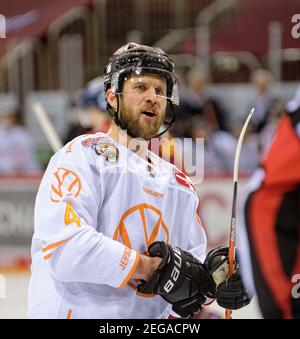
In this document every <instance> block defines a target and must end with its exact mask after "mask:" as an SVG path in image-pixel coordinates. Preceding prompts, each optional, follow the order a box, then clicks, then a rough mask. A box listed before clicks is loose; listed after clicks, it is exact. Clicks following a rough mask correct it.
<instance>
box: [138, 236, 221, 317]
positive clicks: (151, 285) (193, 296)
mask: <svg viewBox="0 0 300 339" xmlns="http://www.w3.org/2000/svg"><path fill="white" fill-rule="evenodd" d="M148 253H149V255H150V256H151V257H160V258H162V261H161V263H160V265H159V267H158V269H157V270H156V271H155V272H154V273H153V274H152V276H151V277H150V279H149V280H148V281H147V282H146V281H142V282H141V283H140V284H139V285H138V291H139V292H142V293H146V294H153V293H154V294H159V295H160V296H161V297H162V298H163V299H165V300H166V301H167V302H169V303H170V304H172V305H173V306H172V309H173V311H174V312H176V313H177V314H178V315H180V316H181V317H183V318H187V317H191V316H193V315H194V314H195V313H197V312H198V311H199V310H200V308H201V305H202V304H203V303H204V302H205V300H206V298H205V295H207V294H209V291H211V290H212V291H214V290H215V283H214V281H213V279H212V277H211V276H210V274H208V273H207V272H206V269H205V266H204V265H202V264H201V263H200V262H199V261H198V260H197V259H196V258H194V257H193V256H192V254H190V253H188V252H185V251H183V250H181V249H180V248H178V247H174V246H172V245H167V244H166V243H164V242H162V241H157V242H154V243H153V244H151V245H150V246H149V248H148Z"/></svg>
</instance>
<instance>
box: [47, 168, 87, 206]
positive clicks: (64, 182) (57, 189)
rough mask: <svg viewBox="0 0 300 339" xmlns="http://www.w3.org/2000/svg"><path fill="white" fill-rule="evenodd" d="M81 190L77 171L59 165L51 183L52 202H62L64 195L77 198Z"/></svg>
mask: <svg viewBox="0 0 300 339" xmlns="http://www.w3.org/2000/svg"><path fill="white" fill-rule="evenodd" d="M80 191H81V182H80V179H79V177H78V175H77V174H76V173H74V172H73V171H71V170H69V169H67V168H63V167H59V168H58V170H57V171H56V172H55V173H54V180H53V182H52V185H51V193H50V198H51V201H52V202H60V201H62V199H63V198H64V197H70V196H72V197H75V198H77V197H78V195H79V193H80Z"/></svg>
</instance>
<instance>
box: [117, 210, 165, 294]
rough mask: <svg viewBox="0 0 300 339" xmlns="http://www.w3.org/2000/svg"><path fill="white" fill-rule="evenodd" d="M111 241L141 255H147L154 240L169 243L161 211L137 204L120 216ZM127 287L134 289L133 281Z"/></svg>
mask: <svg viewBox="0 0 300 339" xmlns="http://www.w3.org/2000/svg"><path fill="white" fill-rule="evenodd" d="M113 239H114V240H118V241H120V242H121V243H123V244H124V245H125V246H127V247H129V248H133V249H136V250H138V251H139V252H141V253H147V252H146V251H147V248H148V247H149V245H150V244H152V243H153V242H154V241H156V240H160V241H165V242H167V243H169V239H170V235H169V230H168V227H167V226H166V224H165V222H164V220H163V217H162V213H161V211H160V210H158V209H157V208H155V207H154V206H152V205H149V204H139V205H135V206H133V207H131V208H129V209H128V210H127V211H126V212H125V213H124V214H123V215H122V217H121V219H120V221H119V225H118V227H117V228H116V230H115V232H114V235H113ZM141 244H143V245H142V247H141ZM128 285H129V286H130V287H132V288H134V289H136V286H135V284H134V281H129V282H128ZM141 295H142V294H141ZM143 296H146V295H143Z"/></svg>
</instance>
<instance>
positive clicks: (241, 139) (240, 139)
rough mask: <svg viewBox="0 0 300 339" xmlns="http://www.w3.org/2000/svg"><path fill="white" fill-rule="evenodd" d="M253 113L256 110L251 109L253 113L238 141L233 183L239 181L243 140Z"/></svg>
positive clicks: (248, 118) (249, 116)
mask: <svg viewBox="0 0 300 339" xmlns="http://www.w3.org/2000/svg"><path fill="white" fill-rule="evenodd" d="M253 113H254V108H252V109H251V111H250V113H249V115H248V117H247V119H246V121H245V124H244V126H243V128H242V131H241V134H240V137H239V140H238V144H237V147H236V152H235V159H234V170H233V181H238V177H239V162H240V154H241V147H242V143H243V140H244V136H245V133H246V130H247V127H248V124H249V121H250V119H251V117H252V115H253Z"/></svg>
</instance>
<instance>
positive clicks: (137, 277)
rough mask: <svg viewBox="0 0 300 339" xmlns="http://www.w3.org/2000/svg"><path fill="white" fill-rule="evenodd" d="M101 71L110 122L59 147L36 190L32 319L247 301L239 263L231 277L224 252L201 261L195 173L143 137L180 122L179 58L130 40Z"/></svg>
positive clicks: (180, 310)
mask: <svg viewBox="0 0 300 339" xmlns="http://www.w3.org/2000/svg"><path fill="white" fill-rule="evenodd" d="M104 79H105V92H106V99H107V107H108V111H109V112H110V113H111V114H112V115H113V118H114V122H113V123H112V126H111V128H110V130H109V131H108V133H107V134H104V133H97V134H94V135H85V136H80V137H78V138H76V139H75V140H73V141H71V142H69V143H68V144H67V145H66V146H65V147H64V148H63V149H61V150H60V151H59V152H57V153H56V154H55V155H54V156H53V157H52V159H51V161H50V163H49V165H48V168H47V170H46V172H45V174H44V177H43V179H42V182H41V185H40V188H39V191H38V194H37V198H36V206H35V232H34V236H33V241H32V277H31V282H30V286H29V317H30V318H121V319H125V318H167V317H168V316H169V314H170V312H171V309H173V311H175V313H176V314H178V315H180V316H182V317H189V316H192V315H193V314H194V313H196V312H198V310H199V309H200V308H201V305H203V304H204V303H206V302H207V301H209V300H211V299H212V298H216V299H217V302H218V303H219V304H220V305H221V306H224V307H229V308H232V309H237V308H240V307H243V306H245V305H247V304H248V303H249V301H250V299H249V297H248V295H247V293H246V292H245V290H244V287H243V285H242V283H241V280H240V278H239V269H238V263H237V264H236V271H235V274H234V275H233V276H232V277H231V278H230V279H229V280H228V281H224V280H225V278H224V275H223V276H222V279H221V280H220V278H219V279H217V277H216V274H215V273H216V272H219V271H222V270H223V271H224V270H225V271H226V267H227V259H226V255H227V250H226V249H224V248H221V249H216V250H214V251H212V252H210V253H209V254H208V256H207V257H206V260H205V262H204V259H205V250H206V237H205V232H204V229H203V227H202V224H201V222H200V219H199V217H198V215H197V214H196V210H197V205H198V198H197V195H196V193H195V191H194V188H193V185H192V183H191V182H190V180H189V179H188V178H187V177H186V176H185V175H184V174H183V173H182V172H180V171H179V170H178V169H177V168H176V167H175V166H173V165H171V164H169V163H167V162H165V161H164V160H162V159H160V158H159V157H158V156H155V155H154V154H153V153H151V152H150V151H148V149H147V147H143V145H144V144H145V143H146V146H147V142H148V140H149V139H150V138H152V137H154V136H157V135H161V134H162V133H164V132H165V130H167V129H168V128H169V127H170V126H171V124H172V122H173V121H174V113H173V115H172V114H171V118H170V119H169V120H168V121H166V120H167V119H166V118H165V115H166V114H165V112H166V108H167V105H168V104H169V105H170V107H171V112H174V110H172V105H173V104H177V103H178V88H177V86H178V84H177V78H176V76H175V74H174V64H173V62H172V61H171V60H170V59H169V57H168V55H167V54H165V53H164V52H163V51H162V50H161V49H159V48H152V47H148V46H144V45H138V44H135V43H129V44H127V45H125V46H123V47H121V48H120V49H119V50H117V51H116V52H115V53H114V54H113V56H112V57H111V58H110V60H109V62H108V65H107V66H106V68H105V72H104ZM122 131H123V132H122ZM124 131H126V134H125V132H124ZM136 137H139V140H137V141H136V140H135V139H134V138H136ZM133 141H134V144H135V146H136V147H132V146H130V144H132V142H133ZM203 262H204V263H203ZM220 267H221V269H220ZM213 277H214V278H213Z"/></svg>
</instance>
